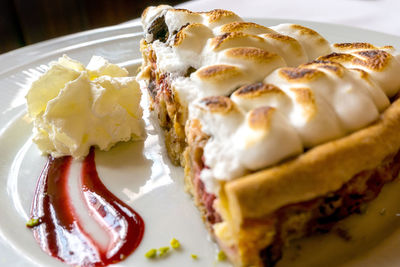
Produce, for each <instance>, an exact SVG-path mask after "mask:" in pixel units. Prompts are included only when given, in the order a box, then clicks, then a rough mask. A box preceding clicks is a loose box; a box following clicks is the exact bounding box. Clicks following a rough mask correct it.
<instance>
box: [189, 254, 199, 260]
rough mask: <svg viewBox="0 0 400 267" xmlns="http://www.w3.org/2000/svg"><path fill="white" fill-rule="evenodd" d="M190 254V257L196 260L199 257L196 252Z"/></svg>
mask: <svg viewBox="0 0 400 267" xmlns="http://www.w3.org/2000/svg"><path fill="white" fill-rule="evenodd" d="M190 256H191V257H192V259H194V260H197V259H198V258H199V257H198V256H197V255H196V254H190Z"/></svg>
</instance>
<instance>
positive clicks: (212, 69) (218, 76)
mask: <svg viewBox="0 0 400 267" xmlns="http://www.w3.org/2000/svg"><path fill="white" fill-rule="evenodd" d="M240 75H242V71H241V70H240V68H238V67H236V66H233V65H223V64H221V65H211V66H207V67H204V68H202V69H200V70H198V71H197V76H198V77H199V78H201V79H203V80H209V81H212V80H214V81H220V80H224V79H226V78H228V77H237V76H240Z"/></svg>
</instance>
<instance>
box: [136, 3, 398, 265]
mask: <svg viewBox="0 0 400 267" xmlns="http://www.w3.org/2000/svg"><path fill="white" fill-rule="evenodd" d="M142 23H143V28H144V31H145V38H144V39H143V40H142V42H141V51H142V54H143V60H144V61H143V65H142V67H141V72H140V73H139V75H138V77H137V79H138V80H139V82H140V84H141V86H142V88H146V89H147V90H148V92H149V95H150V98H151V108H152V109H154V110H155V112H156V113H157V114H158V118H159V123H160V125H161V127H162V128H163V129H164V133H165V143H166V147H167V150H168V154H169V157H170V158H171V160H172V162H174V163H175V164H177V165H179V164H180V165H182V166H183V167H184V168H185V185H186V187H187V190H188V191H189V192H190V193H191V194H192V195H193V197H194V200H195V203H196V205H197V207H198V208H199V209H200V211H201V213H202V215H203V219H204V222H205V224H206V226H207V228H208V230H209V232H210V233H211V236H212V237H213V238H214V239H215V241H216V242H217V243H218V244H219V246H220V248H221V249H222V250H223V251H224V252H225V253H226V255H227V256H228V258H229V259H230V260H231V262H232V263H233V264H234V265H235V266H273V265H274V264H275V263H276V262H277V261H278V260H279V259H280V257H281V255H282V248H283V247H284V246H286V245H288V244H289V243H290V241H291V240H293V239H297V238H300V237H303V236H307V235H310V234H313V233H316V232H326V231H329V230H330V229H331V228H332V226H333V225H334V224H335V223H336V222H337V221H339V220H340V219H342V218H345V217H347V216H348V215H350V214H353V213H357V212H360V206H361V204H363V203H365V202H368V201H370V200H372V199H374V198H375V197H376V196H377V195H378V194H379V192H380V190H381V188H382V186H383V185H384V184H385V183H387V182H390V181H392V180H393V179H395V178H396V177H397V176H398V174H399V170H400V152H399V151H400V138H398V133H399V132H400V102H399V100H397V94H398V91H399V89H400V75H399V73H400V55H399V54H398V53H397V52H396V51H395V49H394V48H393V47H392V46H384V47H376V46H374V45H371V44H368V43H341V44H330V43H329V42H328V41H327V40H326V39H325V38H323V37H322V36H321V35H320V34H319V33H317V32H316V31H314V30H312V29H309V28H306V27H304V26H301V25H295V24H280V25H277V26H273V27H264V26H261V25H258V24H255V23H251V22H244V21H243V20H242V19H241V18H240V17H239V16H238V15H236V14H235V13H233V12H230V11H226V10H213V11H210V12H191V11H188V10H184V9H174V8H172V7H170V6H165V5H162V6H157V7H149V8H147V9H146V10H145V11H144V12H143V15H142Z"/></svg>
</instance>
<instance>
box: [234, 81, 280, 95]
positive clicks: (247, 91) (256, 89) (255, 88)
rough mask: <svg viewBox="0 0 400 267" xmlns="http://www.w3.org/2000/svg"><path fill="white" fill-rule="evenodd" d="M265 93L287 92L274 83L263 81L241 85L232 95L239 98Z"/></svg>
mask: <svg viewBox="0 0 400 267" xmlns="http://www.w3.org/2000/svg"><path fill="white" fill-rule="evenodd" d="M264 94H285V93H284V92H283V91H282V90H281V89H279V88H278V87H277V86H275V85H273V84H264V83H262V82H259V83H253V84H249V85H244V86H242V87H240V88H239V89H238V90H236V91H235V92H234V93H233V94H232V96H235V97H239V98H255V97H259V96H261V95H264Z"/></svg>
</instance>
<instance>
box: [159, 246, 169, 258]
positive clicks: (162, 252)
mask: <svg viewBox="0 0 400 267" xmlns="http://www.w3.org/2000/svg"><path fill="white" fill-rule="evenodd" d="M168 251H169V247H161V248H159V249H158V252H159V255H160V257H162V256H164V255H165V254H167V253H168Z"/></svg>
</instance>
